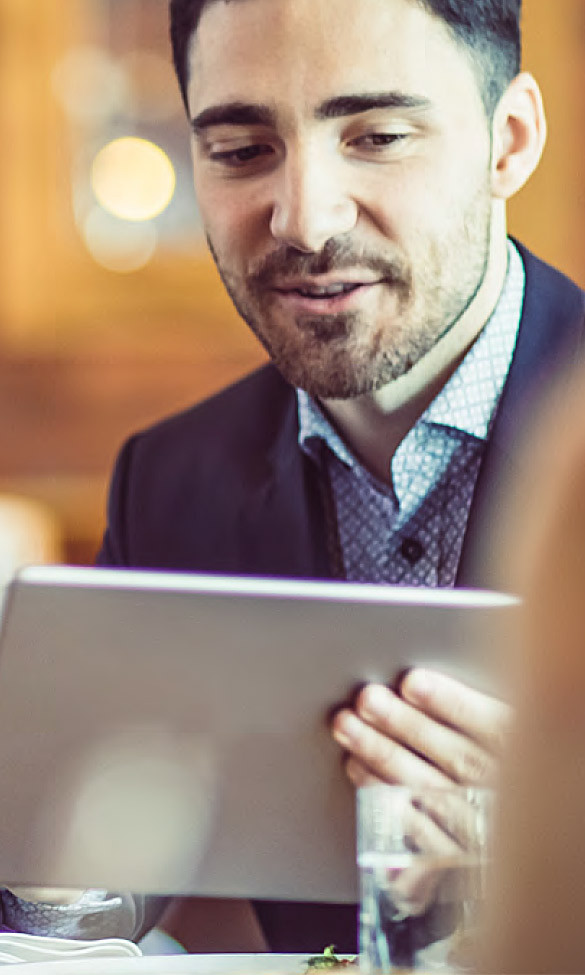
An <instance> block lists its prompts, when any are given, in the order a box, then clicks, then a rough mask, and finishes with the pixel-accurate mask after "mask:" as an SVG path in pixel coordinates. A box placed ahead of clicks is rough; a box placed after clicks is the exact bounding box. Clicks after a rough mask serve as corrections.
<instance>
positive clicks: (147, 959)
mask: <svg viewBox="0 0 585 975" xmlns="http://www.w3.org/2000/svg"><path fill="white" fill-rule="evenodd" d="M308 958H309V953H307V954H304V955H277V954H257V955H254V954H249V955H236V954H234V955H159V956H156V955H145V956H144V957H142V958H87V959H85V960H82V959H80V958H79V957H78V958H70V959H66V960H63V961H50V962H32V963H30V962H29V963H27V964H25V966H24V968H22V972H23V975H24V973H26V975H228V973H229V975H303V973H304V972H305V970H306V967H307V959H308ZM11 967H12V966H7V970H8V969H9V968H11ZM18 970H19V971H20V970H21V968H20V966H19V967H18Z"/></svg>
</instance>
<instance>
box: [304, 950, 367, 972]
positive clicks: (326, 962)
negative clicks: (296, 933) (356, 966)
mask: <svg viewBox="0 0 585 975" xmlns="http://www.w3.org/2000/svg"><path fill="white" fill-rule="evenodd" d="M354 962H355V958H351V959H349V958H338V957H337V955H336V954H335V945H328V946H327V948H325V950H324V952H323V954H322V955H313V956H312V957H311V958H309V960H308V961H307V971H308V972H311V971H315V969H319V968H336V967H338V966H339V965H353V963H354Z"/></svg>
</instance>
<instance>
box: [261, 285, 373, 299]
mask: <svg viewBox="0 0 585 975" xmlns="http://www.w3.org/2000/svg"><path fill="white" fill-rule="evenodd" d="M361 287H363V285H362V283H361V282H360V283H359V284H349V283H341V284H330V285H325V286H318V285H307V286H305V287H299V288H277V290H278V291H282V292H283V293H284V294H287V293H288V294H290V293H291V292H292V293H293V294H298V295H301V296H302V297H303V298H337V297H339V295H348V294H350V293H351V292H352V291H356V290H357V288H361Z"/></svg>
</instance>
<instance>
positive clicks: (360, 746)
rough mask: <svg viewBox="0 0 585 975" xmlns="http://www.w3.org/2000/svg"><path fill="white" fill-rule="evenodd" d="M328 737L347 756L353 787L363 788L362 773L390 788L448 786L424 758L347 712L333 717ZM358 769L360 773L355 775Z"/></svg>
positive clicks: (348, 770) (445, 777) (344, 711)
mask: <svg viewBox="0 0 585 975" xmlns="http://www.w3.org/2000/svg"><path fill="white" fill-rule="evenodd" d="M332 733H333V737H334V738H335V740H336V741H337V742H338V744H339V745H341V747H342V748H344V749H345V750H346V751H347V752H348V754H349V760H348V764H347V773H348V775H349V776H350V778H351V780H352V782H353V783H354V785H365V784H366V782H365V781H364V774H365V773H367V774H368V775H369V776H370V777H371V778H370V781H375V780H377V781H382V782H389V783H391V784H406V785H412V786H419V785H426V786H445V785H448V784H449V781H450V780H449V778H448V777H447V776H446V775H444V774H443V773H442V772H441V771H440V770H439V769H437V768H435V767H434V766H433V765H432V764H430V763H429V762H428V761H427V760H426V759H425V758H422V757H421V756H420V755H417V754H415V753H414V752H413V751H411V750H410V749H409V748H407V747H406V748H405V747H404V746H403V745H402V744H401V743H400V742H399V741H396V740H394V739H393V738H391V737H388V735H387V733H386V732H385V731H383V730H378V729H377V728H374V727H372V726H371V725H370V724H368V723H366V722H365V721H362V720H361V719H360V718H359V717H358V716H357V715H356V714H355V713H354V712H353V711H350V710H349V709H347V708H344V709H343V710H342V711H339V712H338V713H337V714H336V715H335V717H334V719H333V724H332ZM352 759H355V760H356V763H357V768H356V766H354V765H353V764H352V763H351V760H352ZM360 767H361V769H363V770H364V771H363V772H362V771H357V770H358V769H359V768H360ZM352 771H353V772H354V775H352ZM354 776H355V777H354ZM358 779H359V781H358Z"/></svg>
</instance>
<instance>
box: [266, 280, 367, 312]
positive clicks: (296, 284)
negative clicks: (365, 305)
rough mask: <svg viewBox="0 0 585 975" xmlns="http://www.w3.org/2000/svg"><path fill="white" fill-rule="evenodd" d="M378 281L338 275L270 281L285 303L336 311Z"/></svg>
mask: <svg viewBox="0 0 585 975" xmlns="http://www.w3.org/2000/svg"><path fill="white" fill-rule="evenodd" d="M379 284H382V280H381V279H376V280H368V279H364V278H363V277H362V278H359V279H358V278H354V279H352V278H351V277H350V276H348V277H344V278H340V277H336V278H331V277H330V278H328V279H327V278H297V279H292V280H289V281H283V282H278V283H276V284H273V285H272V287H271V290H272V291H273V292H276V294H277V295H279V296H281V297H282V298H283V299H284V300H285V301H286V302H287V303H292V304H294V305H296V306H298V307H299V308H307V309H310V310H311V311H312V312H315V311H321V312H331V311H339V310H341V308H342V307H349V306H351V305H352V304H356V303H357V301H358V300H361V298H362V297H363V295H364V294H365V293H366V292H368V291H371V289H372V288H373V287H375V286H377V285H379Z"/></svg>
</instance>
